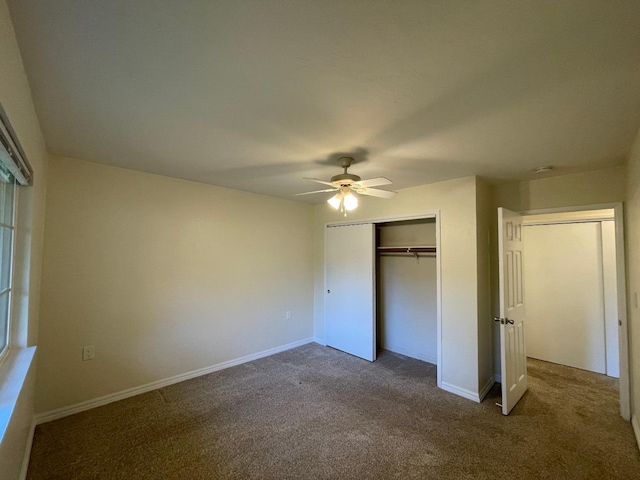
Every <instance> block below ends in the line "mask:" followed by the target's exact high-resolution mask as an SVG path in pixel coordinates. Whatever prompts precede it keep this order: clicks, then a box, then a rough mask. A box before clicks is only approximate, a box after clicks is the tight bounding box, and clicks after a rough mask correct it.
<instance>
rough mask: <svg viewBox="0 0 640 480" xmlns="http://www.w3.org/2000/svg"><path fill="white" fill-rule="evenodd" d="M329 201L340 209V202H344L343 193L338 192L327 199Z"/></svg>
mask: <svg viewBox="0 0 640 480" xmlns="http://www.w3.org/2000/svg"><path fill="white" fill-rule="evenodd" d="M327 203H328V204H329V205H331V206H332V207H333V208H335V209H336V210H338V209H339V208H340V204H341V203H342V194H341V193H340V192H338V193H336V194H335V195H334V196H333V197H331V198H330V199H329V200H327Z"/></svg>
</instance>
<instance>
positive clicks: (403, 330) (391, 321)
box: [375, 217, 438, 365]
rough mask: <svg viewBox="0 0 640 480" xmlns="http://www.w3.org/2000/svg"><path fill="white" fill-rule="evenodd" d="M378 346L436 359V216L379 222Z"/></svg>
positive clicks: (376, 240) (418, 356)
mask: <svg viewBox="0 0 640 480" xmlns="http://www.w3.org/2000/svg"><path fill="white" fill-rule="evenodd" d="M375 233H376V235H375V245H376V306H377V308H376V338H377V349H378V351H379V350H388V351H390V352H394V353H398V354H401V355H405V356H407V357H411V358H415V359H418V360H422V361H424V362H428V363H430V364H433V365H437V363H438V341H437V338H438V321H437V319H438V288H437V285H438V265H437V263H438V262H437V255H438V253H437V248H436V243H437V238H436V219H435V217H431V218H420V219H414V220H404V221H389V222H382V223H377V224H376V230H375Z"/></svg>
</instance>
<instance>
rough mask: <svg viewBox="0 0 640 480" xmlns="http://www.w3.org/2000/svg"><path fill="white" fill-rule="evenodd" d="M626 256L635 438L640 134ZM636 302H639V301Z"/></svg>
mask: <svg viewBox="0 0 640 480" xmlns="http://www.w3.org/2000/svg"><path fill="white" fill-rule="evenodd" d="M625 218H626V225H625V227H626V228H625V230H626V232H625V233H626V239H627V244H626V248H625V251H626V253H627V278H628V282H627V283H628V284H627V289H628V290H627V291H628V304H629V309H628V314H629V316H628V322H629V330H630V337H631V338H630V341H629V355H630V357H631V358H630V363H631V365H630V370H631V388H632V390H631V400H632V405H631V411H632V414H633V421H634V427H635V428H636V435H640V430H638V427H640V425H639V424H638V413H639V412H640V310H639V309H638V304H637V303H636V302H640V298H638V296H640V133H639V134H638V136H637V138H636V141H635V144H634V148H633V150H632V152H631V155H630V159H629V163H628V164H627V203H626V205H625ZM636 298H638V299H637V300H636Z"/></svg>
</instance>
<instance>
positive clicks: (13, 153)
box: [0, 104, 33, 185]
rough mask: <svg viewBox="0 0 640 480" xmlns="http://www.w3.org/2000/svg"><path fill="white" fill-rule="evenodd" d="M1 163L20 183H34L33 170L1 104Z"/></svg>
mask: <svg viewBox="0 0 640 480" xmlns="http://www.w3.org/2000/svg"><path fill="white" fill-rule="evenodd" d="M0 165H1V166H2V167H4V168H5V169H7V170H8V171H9V172H11V174H12V175H13V177H14V178H15V179H16V181H17V182H18V183H19V184H20V185H31V184H32V183H33V170H32V168H31V165H29V161H28V160H27V156H26V155H25V153H24V150H22V146H21V145H20V142H19V141H18V137H17V136H16V132H15V131H14V130H13V128H12V127H11V123H10V122H9V118H8V117H7V114H6V112H5V111H4V108H3V107H2V105H1V104H0Z"/></svg>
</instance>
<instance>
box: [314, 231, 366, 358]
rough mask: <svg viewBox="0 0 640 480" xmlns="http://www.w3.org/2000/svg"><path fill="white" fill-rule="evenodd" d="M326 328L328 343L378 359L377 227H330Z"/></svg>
mask: <svg viewBox="0 0 640 480" xmlns="http://www.w3.org/2000/svg"><path fill="white" fill-rule="evenodd" d="M325 254H326V257H325V265H326V271H325V294H324V299H325V301H324V328H325V340H326V342H327V345H328V346H330V347H333V348H337V349H338V350H342V351H343V352H347V353H350V354H351V355H355V356H357V357H360V358H364V359H365V360H369V361H374V360H375V359H376V323H375V298H376V295H375V228H374V225H373V224H361V225H345V226H335V227H327V235H326V245H325Z"/></svg>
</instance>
